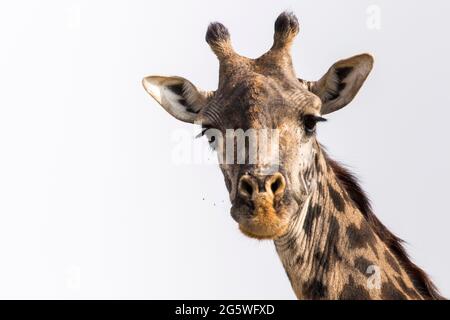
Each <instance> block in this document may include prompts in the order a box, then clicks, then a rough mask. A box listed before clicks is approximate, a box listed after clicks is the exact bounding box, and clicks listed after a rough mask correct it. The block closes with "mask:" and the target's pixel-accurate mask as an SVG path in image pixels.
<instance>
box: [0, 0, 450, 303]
mask: <svg viewBox="0 0 450 320" xmlns="http://www.w3.org/2000/svg"><path fill="white" fill-rule="evenodd" d="M370 5H377V6H378V8H379V9H380V18H381V20H380V29H373V28H369V27H368V26H367V20H368V18H369V15H368V13H367V9H368V7H369V6H370ZM285 9H288V10H293V11H294V12H295V13H296V14H297V16H298V18H299V20H300V24H301V31H300V35H299V36H298V38H297V40H296V42H295V45H294V47H293V58H294V64H295V67H296V70H297V72H298V75H299V77H302V78H304V79H308V80H315V79H318V78H319V77H320V76H321V75H322V74H323V73H324V72H325V71H326V70H327V69H328V67H329V66H330V65H331V64H332V63H333V62H335V61H336V60H338V59H341V58H345V57H349V56H352V55H354V54H358V53H361V52H370V53H372V54H373V55H374V56H375V59H376V61H375V67H374V70H373V72H372V74H371V76H370V77H369V79H368V81H367V82H366V84H365V86H364V87H363V88H362V90H361V92H360V94H359V95H358V97H357V98H356V99H355V100H354V101H353V102H352V103H351V104H350V105H349V107H347V108H346V109H344V110H341V111H340V112H337V113H335V114H333V115H330V116H329V117H328V118H329V122H328V123H326V124H324V125H322V126H321V128H320V130H319V140H320V141H321V142H322V143H323V144H325V145H326V146H327V147H328V149H329V151H330V153H331V155H333V156H334V157H335V158H336V159H338V160H341V161H343V162H344V163H346V164H348V165H350V166H351V168H353V170H354V171H355V172H356V173H357V174H358V175H359V176H360V177H361V180H362V181H363V185H364V187H365V189H366V191H368V193H369V194H370V196H371V198H372V200H373V202H374V208H375V212H377V215H378V216H379V217H380V219H381V220H382V221H383V222H384V223H385V224H386V225H387V226H388V227H389V228H390V229H391V230H393V231H394V232H395V233H396V234H398V235H399V236H401V237H402V238H404V239H405V240H406V241H407V242H408V243H409V245H408V246H407V247H408V249H409V252H410V253H411V255H412V257H413V260H414V261H415V262H416V263H418V264H419V265H420V266H422V267H423V268H424V269H425V270H426V271H427V272H428V273H429V274H430V275H431V276H432V278H433V279H434V280H435V282H436V284H437V285H438V287H439V288H440V289H441V290H442V292H443V293H444V294H445V295H447V296H449V295H450V276H449V273H448V271H449V269H450V268H449V267H450V254H449V251H448V243H449V240H450V233H449V232H448V225H449V222H450V218H449V209H448V198H449V196H448V190H449V188H448V181H449V179H450V168H449V163H450V152H449V144H448V137H449V133H450V128H449V125H448V121H449V117H450V106H449V100H450V95H449V92H448V90H449V89H448V87H449V83H448V73H449V71H450V70H449V69H450V68H449V66H450V63H449V56H450V47H449V44H448V39H447V38H448V30H449V27H450V20H449V19H448V12H450V3H449V2H448V1H443V0H442V1H437V0H436V1H431V2H426V1H375V0H374V1H361V0H358V1H356V0H353V1H331V0H330V1H223V0H222V1H149V0H146V1H144V0H142V1H135V0H134V1H56V0H55V1H31V0H30V1H8V2H6V1H4V2H2V3H1V4H0V39H1V40H0V298H213V299H214V298H275V299H277V298H288V299H291V298H294V294H293V293H292V290H291V288H290V284H289V282H288V280H287V277H286V275H285V273H284V270H283V269H282V266H281V263H280V262H279V260H278V257H277V255H276V253H275V250H274V248H273V244H272V243H271V242H258V241H256V240H252V239H248V238H245V237H244V236H243V235H241V234H240V233H239V231H238V230H237V226H236V224H235V222H234V221H233V220H232V218H231V217H230V215H229V206H230V204H229V200H228V194H227V192H226V189H225V185H224V182H223V177H222V174H221V173H220V171H219V169H218V168H217V167H216V166H213V165H176V164H175V163H173V160H172V152H173V149H174V145H175V144H174V141H173V133H174V132H175V131H176V130H178V129H185V130H191V128H190V126H189V125H188V124H183V123H181V122H178V121H176V120H174V119H173V118H171V117H170V116H169V115H168V114H167V113H166V112H165V111H164V110H163V109H162V108H160V107H159V106H158V105H157V104H156V103H155V102H154V101H153V100H151V98H150V97H149V96H148V95H147V94H146V93H145V92H144V90H143V88H142V86H141V83H140V81H141V79H142V77H143V76H145V75H150V74H162V75H180V76H184V77H186V78H188V79H190V80H191V81H192V82H194V83H195V84H197V85H198V86H200V87H203V88H205V89H215V87H216V85H217V78H218V63H217V60H216V58H215V56H214V55H213V54H212V53H211V51H210V49H209V47H208V46H207V44H206V43H205V41H204V35H205V31H206V27H207V25H208V23H209V22H211V21H214V20H219V21H221V22H223V23H224V24H225V25H226V26H227V27H228V28H229V30H230V32H231V35H232V41H233V44H234V47H235V48H236V50H237V51H238V52H240V53H241V54H243V55H247V56H249V57H257V56H259V55H260V54H262V53H264V52H265V51H266V50H267V49H268V48H269V47H270V45H271V41H272V36H273V23H274V21H275V18H276V17H277V16H278V14H279V13H280V12H281V11H283V10H285ZM195 143H199V144H202V145H206V141H204V140H197V141H196V142H195Z"/></svg>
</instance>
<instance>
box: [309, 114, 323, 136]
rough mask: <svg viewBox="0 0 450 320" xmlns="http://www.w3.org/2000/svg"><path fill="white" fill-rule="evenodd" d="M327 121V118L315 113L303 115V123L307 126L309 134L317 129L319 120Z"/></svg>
mask: <svg viewBox="0 0 450 320" xmlns="http://www.w3.org/2000/svg"><path fill="white" fill-rule="evenodd" d="M322 121H327V119H325V118H322V117H319V116H315V115H306V116H304V117H303V124H304V126H305V131H306V132H307V133H308V134H313V133H314V132H315V131H316V124H317V122H322Z"/></svg>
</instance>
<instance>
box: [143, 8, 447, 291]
mask: <svg viewBox="0 0 450 320" xmlns="http://www.w3.org/2000/svg"><path fill="white" fill-rule="evenodd" d="M298 32H299V23H298V21H297V18H296V17H295V15H293V14H292V13H287V12H284V13H282V14H281V15H280V16H279V17H278V18H277V19H276V21H275V33H274V41H273V45H272V47H271V48H270V50H269V51H268V52H266V53H265V54H263V55H262V56H260V57H259V58H257V59H250V58H247V57H243V56H241V55H239V54H237V53H236V52H235V51H234V50H233V48H232V45H231V40H230V34H229V32H228V30H227V29H226V28H225V26H223V25H222V24H220V23H212V24H210V26H209V27H208V30H207V33H206V42H207V43H208V44H209V46H210V47H211V49H212V51H213V52H214V53H215V55H216V56H217V58H218V60H219V64H220V68H219V84H218V88H217V90H215V91H203V90H201V89H199V88H197V87H196V86H195V85H194V84H192V83H191V82H190V81H188V80H186V79H184V78H181V77H163V76H149V77H146V78H144V80H143V85H144V88H145V90H146V91H147V92H148V93H149V94H150V95H151V96H152V97H153V98H154V99H155V100H156V101H157V102H158V103H159V104H160V105H161V106H162V107H163V108H164V109H165V110H166V111H167V112H168V113H170V114H171V115H172V116H174V117H175V118H177V119H179V120H181V121H185V122H190V123H201V125H202V126H203V127H204V128H205V130H206V131H205V132H206V133H207V134H206V135H207V136H208V138H209V140H210V142H211V143H213V144H214V145H215V146H217V145H219V147H218V148H217V150H216V151H217V154H218V157H219V159H220V160H221V161H219V165H220V168H221V170H222V172H223V175H224V179H225V184H226V187H227V189H228V192H229V196H230V200H231V204H232V207H231V216H232V217H233V219H234V220H235V221H236V222H237V223H238V226H239V229H240V230H241V231H242V232H243V233H244V234H246V235H248V236H250V237H253V238H258V239H271V240H274V242H275V247H276V250H277V252H278V254H279V256H280V259H281V261H282V263H283V266H284V268H285V270H286V273H287V275H288V277H289V280H290V282H291V285H292V288H293V289H294V292H295V294H296V295H297V297H298V298H299V299H440V298H441V296H440V295H439V293H438V292H437V290H436V289H435V287H434V285H433V283H432V282H431V281H430V280H429V278H428V276H427V275H426V274H425V273H424V272H423V271H422V270H421V269H420V268H418V267H417V266H416V265H415V264H413V263H412V262H411V261H410V260H409V258H408V256H407V254H406V252H405V251H404V249H403V247H402V245H401V240H400V239H399V238H397V237H396V236H395V235H393V234H392V233H391V232H390V231H389V230H387V229H386V227H384V225H383V224H381V222H379V220H378V219H377V218H376V217H375V215H374V214H373V213H372V210H371V207H370V203H369V201H368V199H367V197H366V195H365V194H364V192H363V191H362V189H361V188H360V186H359V184H358V183H357V181H356V179H355V178H354V177H353V175H352V174H351V173H350V172H348V171H347V170H346V169H345V168H343V167H342V166H340V165H339V164H338V163H336V162H335V161H333V160H332V159H330V158H329V157H328V156H327V154H326V153H325V151H324V150H323V148H322V147H321V145H320V144H319V142H318V141H317V137H316V127H317V126H319V125H321V124H320V123H321V122H323V121H325V118H324V117H325V116H326V115H328V114H331V113H333V112H335V111H337V110H339V109H341V108H343V107H345V106H346V105H348V104H349V103H350V102H351V101H352V100H353V98H354V97H355V95H356V94H357V92H358V91H359V89H360V88H361V86H362V85H363V83H364V82H365V80H366V78H367V77H368V75H369V73H370V71H371V70H372V67H373V58H372V56H371V55H369V54H360V55H356V56H353V57H350V58H348V59H343V60H339V61H337V62H336V63H334V64H333V65H332V66H331V67H330V68H329V69H328V71H327V72H326V73H325V74H324V75H323V76H322V78H320V79H319V80H317V81H307V80H303V79H299V78H298V77H297V75H296V73H295V71H294V68H293V64H292V57H291V54H290V48H291V45H292V43H293V40H294V38H295V36H296V35H297V34H298ZM231 129H232V130H238V129H241V130H242V131H245V132H247V131H248V130H253V131H252V132H255V135H256V136H257V137H258V136H261V135H262V132H267V129H268V130H274V131H276V133H277V159H276V164H277V165H276V166H275V167H273V166H271V164H273V161H272V160H273V159H271V161H269V162H268V161H263V159H265V158H267V157H264V155H263V156H262V157H258V158H256V161H245V162H243V163H242V162H239V161H235V160H236V159H235V158H233V161H223V159H225V158H227V157H226V156H224V154H225V151H226V150H227V143H219V144H218V141H217V139H211V133H209V134H208V132H216V133H218V135H216V137H217V136H222V137H225V136H227V132H228V131H229V130H231ZM224 141H227V140H226V139H225V140H224ZM258 141H259V140H258ZM228 144H230V143H228ZM235 144H236V139H234V140H232V142H231V145H233V147H234V146H235ZM250 149H251V147H250V143H248V144H245V143H244V147H243V148H236V152H234V151H233V154H236V155H237V156H236V158H239V153H244V154H246V155H247V156H244V158H245V159H246V160H249V157H248V154H251V150H250ZM233 150H234V149H233ZM227 159H228V158H227ZM273 168H276V169H273ZM374 273H376V274H374ZM374 277H375V278H374ZM374 279H375V280H376V281H374Z"/></svg>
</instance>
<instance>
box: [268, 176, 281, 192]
mask: <svg viewBox="0 0 450 320" xmlns="http://www.w3.org/2000/svg"><path fill="white" fill-rule="evenodd" d="M280 185H281V181H280V179H277V180H275V182H273V183H272V185H271V186H270V189H271V190H272V192H273V193H276V192H277V190H278V188H279V187H280Z"/></svg>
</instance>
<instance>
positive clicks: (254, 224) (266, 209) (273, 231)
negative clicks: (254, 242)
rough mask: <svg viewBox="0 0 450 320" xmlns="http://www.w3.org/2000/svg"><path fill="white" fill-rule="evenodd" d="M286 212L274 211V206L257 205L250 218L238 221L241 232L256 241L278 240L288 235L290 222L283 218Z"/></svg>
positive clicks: (245, 217)
mask: <svg viewBox="0 0 450 320" xmlns="http://www.w3.org/2000/svg"><path fill="white" fill-rule="evenodd" d="M285 211H286V210H279V211H278V212H277V211H276V210H275V209H274V207H273V206H272V204H267V203H266V205H263V206H261V205H259V206H258V205H257V206H256V207H255V209H254V210H253V212H252V214H251V215H250V216H248V215H245V216H240V217H239V218H238V219H237V222H238V223H239V230H241V232H242V233H243V234H245V235H246V236H248V237H251V238H256V239H261V240H262V239H276V238H278V237H280V236H282V235H283V234H285V233H286V229H287V227H288V222H287V221H286V219H283V217H285V216H286V213H285Z"/></svg>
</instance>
